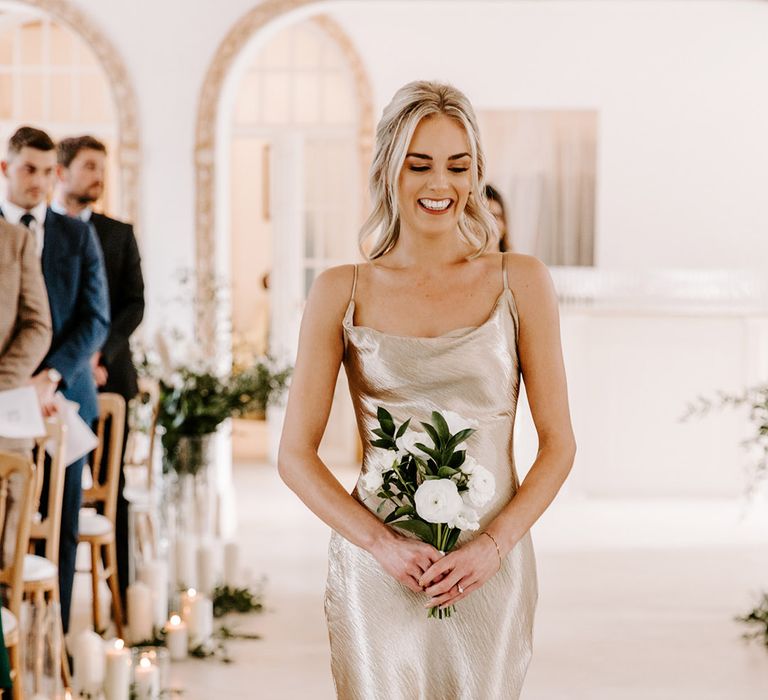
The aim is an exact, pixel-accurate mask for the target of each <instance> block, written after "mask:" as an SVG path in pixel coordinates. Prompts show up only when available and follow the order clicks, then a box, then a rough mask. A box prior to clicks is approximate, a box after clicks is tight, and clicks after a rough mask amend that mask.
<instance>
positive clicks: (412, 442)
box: [397, 430, 429, 459]
mask: <svg viewBox="0 0 768 700" xmlns="http://www.w3.org/2000/svg"><path fill="white" fill-rule="evenodd" d="M427 440H429V438H428V436H427V434H426V433H420V432H417V431H416V430H406V431H405V433H404V434H403V435H401V436H400V437H399V438H397V447H398V450H397V457H398V459H402V458H403V457H405V455H407V454H409V453H410V454H414V453H416V452H421V450H420V449H419V448H418V447H416V443H417V442H420V443H421V444H422V445H429V443H428V442H427Z"/></svg>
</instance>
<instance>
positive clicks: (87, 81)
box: [80, 73, 112, 121]
mask: <svg viewBox="0 0 768 700" xmlns="http://www.w3.org/2000/svg"><path fill="white" fill-rule="evenodd" d="M111 116H112V109H111V105H110V104H109V95H108V91H107V85H106V83H105V81H104V78H103V77H102V76H101V75H99V74H97V73H85V74H83V75H81V76H80V118H81V119H83V120H84V121H108V120H109V119H110V118H111Z"/></svg>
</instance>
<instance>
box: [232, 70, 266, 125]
mask: <svg viewBox="0 0 768 700" xmlns="http://www.w3.org/2000/svg"><path fill="white" fill-rule="evenodd" d="M259 82H260V77H259V74H258V73H256V72H251V73H246V74H245V76H243V80H242V82H241V83H240V87H239V88H238V91H237V103H236V104H235V121H236V122H238V123H240V124H250V123H251V122H255V121H258V118H259V115H258V109H257V107H258V100H259Z"/></svg>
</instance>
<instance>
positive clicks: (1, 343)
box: [0, 218, 51, 448]
mask: <svg viewBox="0 0 768 700" xmlns="http://www.w3.org/2000/svg"><path fill="white" fill-rule="evenodd" d="M0 299H2V303H0V391H2V390H4V389H15V388H17V387H20V386H23V385H24V384H27V383H28V382H29V379H30V377H31V376H32V374H33V373H34V371H35V370H36V369H37V367H38V365H39V364H40V362H41V360H42V359H43V358H44V357H45V354H46V353H47V352H48V348H49V347H50V344H51V312H50V310H49V308H48V294H47V292H46V289H45V283H44V282H43V273H42V269H41V267H40V256H39V255H38V254H37V247H36V242H35V237H34V234H33V233H32V231H30V230H29V229H28V228H26V227H25V226H21V225H18V226H14V225H12V224H9V223H8V222H7V221H6V220H5V219H2V218H0ZM2 444H3V443H2V438H0V448H1V447H2Z"/></svg>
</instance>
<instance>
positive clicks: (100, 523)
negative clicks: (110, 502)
mask: <svg viewBox="0 0 768 700" xmlns="http://www.w3.org/2000/svg"><path fill="white" fill-rule="evenodd" d="M110 532H112V523H111V522H109V519H108V518H105V517H104V516H103V515H99V514H98V513H84V512H82V511H81V512H80V534H81V535H89V536H91V537H93V536H95V535H107V534H109V533H110Z"/></svg>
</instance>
